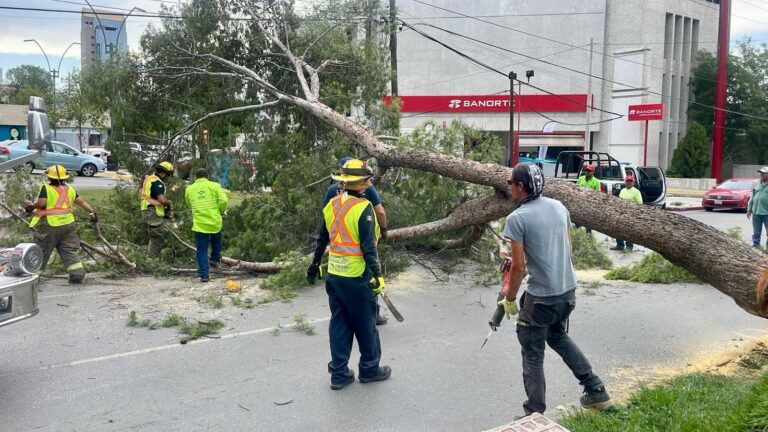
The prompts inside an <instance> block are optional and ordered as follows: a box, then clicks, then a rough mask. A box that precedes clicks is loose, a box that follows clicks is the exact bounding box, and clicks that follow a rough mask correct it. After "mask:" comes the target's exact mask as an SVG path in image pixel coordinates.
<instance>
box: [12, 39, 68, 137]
mask: <svg viewBox="0 0 768 432" xmlns="http://www.w3.org/2000/svg"><path fill="white" fill-rule="evenodd" d="M24 42H34V43H35V45H37V47H38V48H40V51H42V52H43V57H45V63H46V64H47V65H48V73H50V74H51V83H52V84H53V98H52V100H51V108H54V107H55V105H56V78H57V77H58V76H59V72H61V62H62V61H63V60H64V56H65V55H67V51H69V49H70V48H72V46H74V45H80V42H72V43H71V44H69V46H68V47H67V49H65V50H64V53H63V54H62V55H61V58H59V64H58V66H56V69H51V62H50V61H48V54H46V53H45V50H44V49H43V46H42V45H40V42H38V41H37V39H24ZM52 111H55V109H54V110H52ZM53 136H54V137H56V120H55V119H54V121H53Z"/></svg>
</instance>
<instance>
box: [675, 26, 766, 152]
mask: <svg viewBox="0 0 768 432" xmlns="http://www.w3.org/2000/svg"><path fill="white" fill-rule="evenodd" d="M734 51H735V52H734V54H732V55H730V56H729V58H728V84H727V86H728V89H727V91H728V97H727V99H726V109H727V110H729V111H733V113H731V112H729V113H726V115H725V143H724V152H723V156H724V158H727V159H730V160H732V161H733V162H736V163H750V164H754V163H758V164H763V163H765V162H766V160H768V159H767V158H768V140H766V139H765V138H766V136H765V132H763V130H764V129H765V128H766V125H768V121H766V120H764V119H763V118H768V106H766V103H765V101H766V100H768V82H766V81H765V79H764V77H765V76H768V75H767V74H768V47H766V45H765V44H763V45H760V46H755V45H753V44H752V42H751V41H750V40H749V39H744V40H741V41H739V42H738V44H737V46H736V49H735V50H734ZM716 71H717V58H716V57H715V56H714V54H712V53H710V52H707V51H699V53H698V54H697V55H696V67H695V68H694V70H693V72H692V75H693V76H692V78H691V82H690V86H691V92H692V98H691V102H695V103H691V104H690V105H689V106H688V121H689V122H697V123H699V124H700V125H702V126H704V128H705V130H706V132H707V135H708V136H709V137H710V140H711V136H712V128H713V123H714V109H713V108H712V106H714V105H715V83H716ZM736 112H738V113H749V114H750V116H751V117H747V116H743V115H739V114H735V113H736Z"/></svg>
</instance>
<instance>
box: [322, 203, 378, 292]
mask: <svg viewBox="0 0 768 432" xmlns="http://www.w3.org/2000/svg"><path fill="white" fill-rule="evenodd" d="M370 205H371V203H370V201H368V200H367V199H365V198H357V197H353V196H350V195H348V194H346V193H344V194H341V195H338V196H336V197H334V198H333V199H332V200H331V201H330V202H328V204H327V205H326V206H325V208H324V209H323V216H324V218H325V225H326V227H328V237H329V238H330V250H329V253H328V273H330V274H335V275H338V276H345V277H357V276H360V275H362V274H363V272H364V271H365V260H364V259H363V251H362V249H360V233H359V232H358V231H357V226H358V225H357V224H358V221H359V220H360V217H361V215H362V213H363V211H365V209H366V208H367V207H368V206H370ZM373 220H374V233H375V236H376V238H377V239H378V237H379V232H380V231H379V224H378V221H377V220H376V215H375V213H373Z"/></svg>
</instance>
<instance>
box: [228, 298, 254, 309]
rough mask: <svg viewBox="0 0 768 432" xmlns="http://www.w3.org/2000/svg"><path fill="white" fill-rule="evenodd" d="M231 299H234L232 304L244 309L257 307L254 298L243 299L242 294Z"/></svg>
mask: <svg viewBox="0 0 768 432" xmlns="http://www.w3.org/2000/svg"><path fill="white" fill-rule="evenodd" d="M230 300H231V301H232V306H235V307H239V308H243V309H253V308H255V307H256V303H254V302H253V299H249V298H246V299H243V298H242V297H241V296H237V297H231V298H230Z"/></svg>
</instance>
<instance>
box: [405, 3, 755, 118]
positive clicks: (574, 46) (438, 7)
mask: <svg viewBox="0 0 768 432" xmlns="http://www.w3.org/2000/svg"><path fill="white" fill-rule="evenodd" d="M412 1H415V2H417V3H421V4H423V5H426V6H431V7H434V8H436V9H440V10H443V11H447V12H451V13H455V14H457V15H462V16H466V17H469V18H473V19H476V20H478V21H481V22H485V23H488V24H492V25H494V26H497V27H502V28H506V29H508V30H512V31H515V32H520V33H523V34H526V35H529V36H533V37H537V38H541V39H544V40H548V41H552V42H556V43H559V44H561V45H566V46H570V47H573V48H578V49H582V50H586V49H585V48H583V47H580V46H577V45H572V44H569V43H567V42H562V41H558V40H555V39H550V38H547V37H545V36H539V35H535V34H533V33H528V32H525V31H523V30H518V29H514V28H512V27H508V26H504V25H501V24H496V23H493V22H490V21H485V20H482V19H478V18H474V17H471V16H469V15H465V14H462V13H461V12H456V11H452V10H448V9H445V8H443V7H440V6H436V5H432V4H429V3H425V2H423V1H421V0H412ZM401 22H402V21H401ZM433 27H436V26H433ZM409 28H411V29H413V30H414V31H416V32H417V33H420V34H423V33H421V32H419V31H418V30H416V29H415V28H413V27H412V26H409ZM441 30H443V31H447V32H450V30H444V29H441ZM457 35H459V36H462V37H465V36H464V35H460V34H458V33H457ZM438 43H440V42H438ZM441 45H443V44H442V43H441ZM489 45H490V44H489ZM446 48H448V47H447V46H446ZM449 49H450V48H449ZM502 49H505V48H502ZM452 51H453V50H452ZM595 54H600V55H602V56H605V57H613V58H616V59H617V60H625V61H628V62H630V63H636V64H639V65H641V66H646V67H651V68H654V69H659V70H662V71H663V72H666V70H665V69H663V68H658V67H653V66H652V65H646V64H644V63H639V62H634V61H631V60H627V59H622V58H620V57H616V56H613V55H610V54H605V53H601V52H599V51H595ZM518 55H520V54H518ZM550 64H552V65H555V64H553V63H550ZM555 66H558V67H562V68H564V69H568V68H567V67H565V66H560V65H555ZM575 72H578V73H580V74H585V75H587V76H590V75H589V74H587V73H585V72H580V71H575ZM592 77H593V78H598V79H600V80H604V81H608V82H612V83H615V84H619V85H622V86H625V87H628V88H633V87H632V86H628V85H627V84H623V83H619V82H616V81H613V80H608V79H607V78H601V77H596V76H594V75H592ZM690 78H697V79H700V80H704V81H710V82H717V81H716V80H711V79H707V78H703V77H697V76H695V75H693V74H691V76H690ZM690 78H689V79H690ZM524 84H525V83H524ZM526 85H528V86H529V87H533V86H531V85H530V84H526ZM534 88H535V87H534ZM644 91H645V92H647V93H650V94H654V95H657V96H661V97H662V98H663V97H665V95H664V94H662V93H658V92H655V91H652V90H650V89H645V90H644ZM670 97H671V96H670ZM672 99H675V100H677V101H681V102H685V100H684V99H683V98H679V97H674V98H672ZM687 102H688V103H690V104H694V105H699V106H702V107H705V108H710V109H714V110H720V108H717V107H714V106H711V105H706V104H702V103H700V102H694V101H690V100H689V101H687ZM593 109H596V108H593ZM722 111H723V112H726V113H730V114H736V115H740V116H744V117H748V118H754V119H757V120H764V121H768V117H761V116H756V115H752V114H746V113H742V112H738V111H733V110H729V109H722ZM611 114H614V115H621V114H616V113H611Z"/></svg>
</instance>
